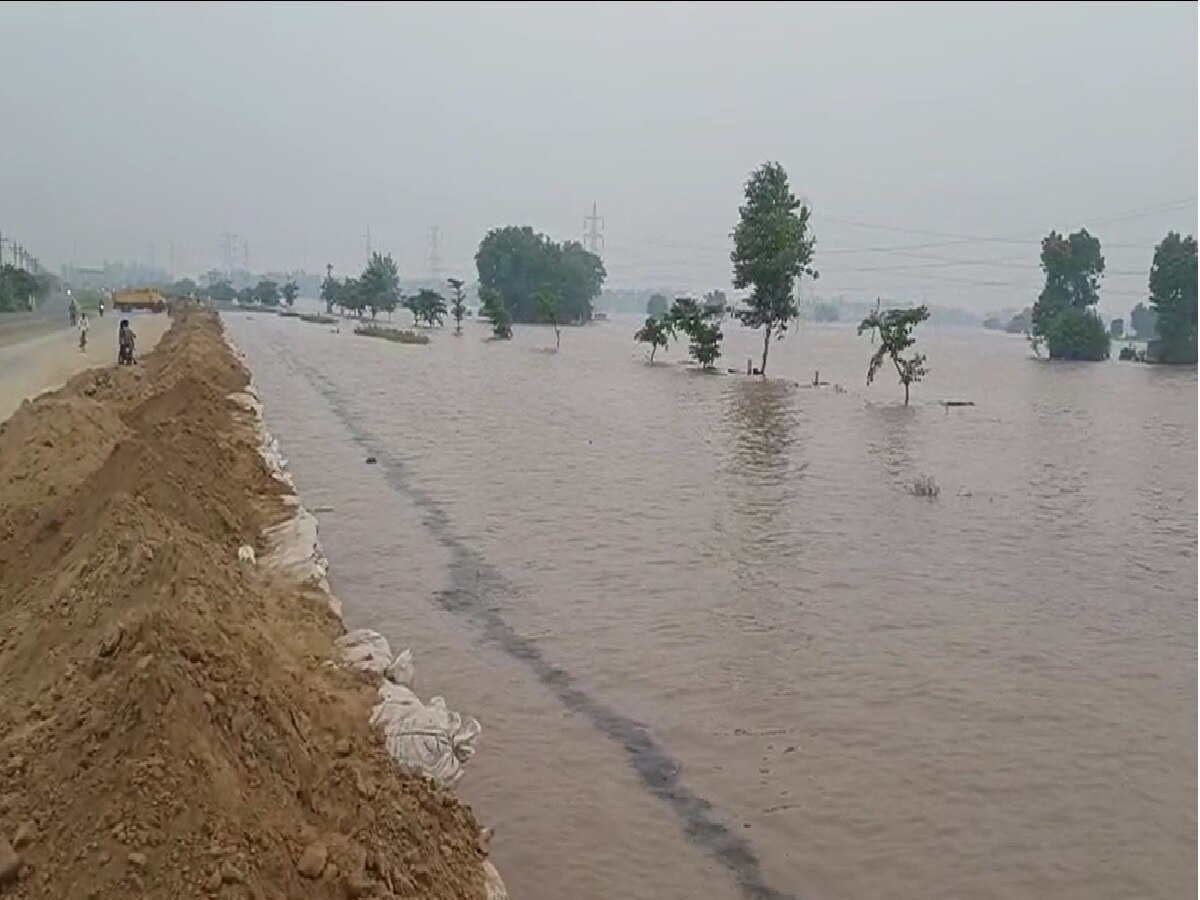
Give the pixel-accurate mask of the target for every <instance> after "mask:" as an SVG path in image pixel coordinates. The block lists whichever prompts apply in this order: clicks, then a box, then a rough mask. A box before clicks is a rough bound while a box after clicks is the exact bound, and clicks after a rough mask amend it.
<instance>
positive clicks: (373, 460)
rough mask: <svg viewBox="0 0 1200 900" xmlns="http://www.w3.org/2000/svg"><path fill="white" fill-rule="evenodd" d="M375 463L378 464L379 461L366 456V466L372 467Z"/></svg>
mask: <svg viewBox="0 0 1200 900" xmlns="http://www.w3.org/2000/svg"><path fill="white" fill-rule="evenodd" d="M377 462H379V460H377V459H376V458H375V457H373V456H368V457H367V465H368V466H373V465H375V463H377Z"/></svg>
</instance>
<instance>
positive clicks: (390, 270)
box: [356, 253, 400, 319]
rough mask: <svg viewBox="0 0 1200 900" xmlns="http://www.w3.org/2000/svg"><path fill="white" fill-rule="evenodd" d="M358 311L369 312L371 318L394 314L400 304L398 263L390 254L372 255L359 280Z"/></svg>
mask: <svg viewBox="0 0 1200 900" xmlns="http://www.w3.org/2000/svg"><path fill="white" fill-rule="evenodd" d="M356 293H357V295H358V296H357V298H356V300H357V302H358V303H359V304H360V305H359V306H358V309H359V310H360V311H361V310H363V309H366V310H369V311H370V313H371V318H372V319H373V318H375V316H376V314H377V313H381V312H386V313H392V312H394V311H395V309H396V307H397V305H399V303H400V273H399V270H398V269H397V268H396V261H395V260H394V259H392V255H391V254H390V253H389V254H387V255H386V256H385V255H382V254H379V253H372V254H371V259H370V260H369V261H368V262H367V267H366V268H365V269H363V273H362V275H361V276H359V279H358V290H357V292H356Z"/></svg>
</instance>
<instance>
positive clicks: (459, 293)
mask: <svg viewBox="0 0 1200 900" xmlns="http://www.w3.org/2000/svg"><path fill="white" fill-rule="evenodd" d="M446 284H448V285H450V290H451V291H453V292H454V293H453V295H452V296H451V298H450V315H452V316H454V333H455V334H462V320H463V315H465V314H466V311H467V294H466V291H464V290H463V284H465V282H464V281H463V280H462V279H461V278H447V279H446Z"/></svg>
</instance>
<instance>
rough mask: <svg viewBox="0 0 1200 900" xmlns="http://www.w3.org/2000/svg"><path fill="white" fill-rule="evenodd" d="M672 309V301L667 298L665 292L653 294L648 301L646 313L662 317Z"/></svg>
mask: <svg viewBox="0 0 1200 900" xmlns="http://www.w3.org/2000/svg"><path fill="white" fill-rule="evenodd" d="M670 309H671V301H670V300H668V299H667V298H666V295H665V294H651V295H650V299H649V300H647V301H646V315H648V316H653V317H654V318H656V319H661V318H662V317H663V316H665V315H666V314H667V313H668V312H669V311H670Z"/></svg>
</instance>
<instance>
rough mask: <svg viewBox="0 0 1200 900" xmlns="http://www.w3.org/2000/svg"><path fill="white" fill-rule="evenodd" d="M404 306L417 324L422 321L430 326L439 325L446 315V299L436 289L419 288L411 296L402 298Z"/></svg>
mask: <svg viewBox="0 0 1200 900" xmlns="http://www.w3.org/2000/svg"><path fill="white" fill-rule="evenodd" d="M404 307H405V309H407V310H408V311H409V312H411V313H412V315H413V321H414V322H416V323H417V324H418V325H420V324H422V323H424V324H425V325H428V326H430V327H432V326H434V325H441V324H442V320H443V319H444V318H445V317H446V300H445V298H443V297H442V295H441V294H439V293H438V292H437V291H434V290H430V289H429V288H421V290H419V291H417V293H415V294H413V295H412V296H411V297H406V298H405V299H404Z"/></svg>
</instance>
